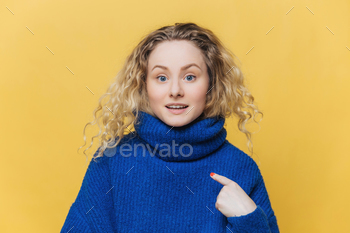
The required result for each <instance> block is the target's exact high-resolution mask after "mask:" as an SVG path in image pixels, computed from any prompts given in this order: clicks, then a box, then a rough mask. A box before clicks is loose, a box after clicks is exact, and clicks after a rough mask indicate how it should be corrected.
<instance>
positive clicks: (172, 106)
mask: <svg viewBox="0 0 350 233" xmlns="http://www.w3.org/2000/svg"><path fill="white" fill-rule="evenodd" d="M168 108H187V106H174V105H173V106H168Z"/></svg>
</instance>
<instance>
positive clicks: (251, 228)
mask: <svg viewBox="0 0 350 233" xmlns="http://www.w3.org/2000/svg"><path fill="white" fill-rule="evenodd" d="M254 164H255V163H254ZM254 167H255V174H256V177H257V181H256V182H255V186H254V188H253V189H252V192H251V193H250V195H249V196H250V198H251V199H252V200H253V201H254V202H255V204H256V206H257V208H256V209H255V210H254V211H253V212H251V213H249V214H247V215H243V216H238V217H228V218H227V221H228V224H227V227H226V233H232V232H249V233H279V229H278V225H277V219H276V216H275V214H274V211H273V209H272V207H271V203H270V200H269V196H268V193H267V190H266V187H265V183H264V179H263V177H262V175H261V172H260V170H259V168H258V166H257V165H256V164H255V165H254Z"/></svg>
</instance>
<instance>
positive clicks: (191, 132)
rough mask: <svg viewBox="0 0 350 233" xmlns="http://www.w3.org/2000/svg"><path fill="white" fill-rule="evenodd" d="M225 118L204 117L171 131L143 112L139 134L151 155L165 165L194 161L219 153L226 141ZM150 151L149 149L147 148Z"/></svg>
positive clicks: (161, 122) (168, 127)
mask: <svg viewBox="0 0 350 233" xmlns="http://www.w3.org/2000/svg"><path fill="white" fill-rule="evenodd" d="M224 123H225V118H223V117H219V116H218V117H210V118H205V119H202V115H201V116H199V117H198V118H196V119H195V120H194V121H192V122H191V123H189V124H187V125H184V126H181V127H171V126H168V125H167V124H165V123H164V122H163V121H161V120H160V119H159V118H156V117H154V116H152V115H150V114H148V113H146V112H143V111H139V116H138V119H137V123H136V124H135V130H136V133H137V135H138V136H139V138H140V139H142V140H143V141H144V142H145V143H147V144H149V146H150V147H151V149H152V150H151V152H153V151H154V152H155V153H154V155H155V156H157V157H158V158H160V159H162V160H164V161H178V162H180V161H191V160H196V159H200V158H203V157H205V156H207V155H209V154H210V153H212V152H213V151H215V150H216V149H218V148H219V147H220V146H221V145H222V144H223V143H224V141H225V140H226V135H227V132H226V129H225V128H224V127H223V126H224ZM145 147H146V145H145Z"/></svg>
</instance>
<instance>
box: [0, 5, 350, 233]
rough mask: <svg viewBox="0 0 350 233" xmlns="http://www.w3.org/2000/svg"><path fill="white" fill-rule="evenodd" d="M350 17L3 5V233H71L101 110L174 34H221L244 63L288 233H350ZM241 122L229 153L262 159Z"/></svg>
mask: <svg viewBox="0 0 350 233" xmlns="http://www.w3.org/2000/svg"><path fill="white" fill-rule="evenodd" d="M349 13H350V2H349V1H348V0H342V1H340V0H335V1H329V2H328V3H325V1H316V0H314V1H283V2H281V1H268V2H266V1H251V0H250V1H232V0H229V1H224V0H222V1H207V0H200V1H199V0H198V1H188V0H186V1H169V2H164V1H71V0H70V1H34V0H32V1H6V0H1V2H0V64H1V65H0V66H1V68H0V106H1V118H0V122H1V123H0V124H1V125H0V128H1V134H0V137H1V138H0V143H1V163H0V164H1V165H0V188H1V192H0V232H59V231H60V229H61V227H62V225H63V223H64V220H65V218H66V215H67V213H68V210H69V208H70V206H71V204H72V202H73V201H74V200H75V198H76V195H77V193H78V191H79V189H80V185H81V181H82V179H83V176H84V174H85V172H86V169H87V163H86V161H85V156H84V155H82V154H78V153H77V148H78V147H79V146H81V145H83V143H84V141H83V135H82V130H83V127H84V125H85V124H86V123H87V122H88V121H91V120H92V111H93V109H94V108H95V107H96V105H97V101H98V98H99V97H100V96H101V95H102V94H103V93H104V92H105V90H106V88H107V85H108V84H109V82H110V80H111V79H112V78H113V77H114V76H115V75H116V73H117V72H118V70H119V69H120V67H121V65H122V63H123V62H124V59H125V57H126V56H127V55H128V54H129V53H130V52H131V50H132V48H133V47H134V46H135V45H136V44H137V43H138V42H139V41H140V39H141V37H142V36H144V35H146V34H147V33H149V32H150V31H152V30H154V29H157V28H158V27H161V26H164V25H168V24H173V23H175V22H195V23H198V24H199V25H201V26H204V27H207V28H209V29H211V30H212V31H213V32H214V33H215V34H216V35H217V36H218V37H219V38H220V39H221V40H222V41H223V42H224V44H225V45H226V46H227V47H228V48H229V49H231V50H232V51H233V52H234V53H235V54H236V55H237V57H238V58H239V59H240V60H241V64H242V66H241V67H242V69H243V72H244V73H245V74H246V77H247V79H248V85H249V88H250V91H251V92H252V94H253V96H254V97H255V100H256V103H257V105H258V107H259V108H260V109H261V110H262V111H263V112H264V114H265V115H264V119H263V120H262V122H260V124H261V130H260V131H259V132H258V133H256V134H254V136H253V143H254V152H255V154H254V156H253V159H254V160H255V161H256V162H258V160H259V159H260V169H261V172H262V175H263V177H264V180H265V183H266V186H267V189H268V193H269V196H270V200H271V203H272V208H273V209H274V211H275V214H276V216H277V221H278V224H279V228H280V231H281V232H284V233H289V232H298V233H303V232H305V233H306V232H307V233H310V232H317V233H323V232H327V233H328V232H350V224H349V219H350V214H349V209H350V202H349V199H348V198H349V196H350V188H349V181H350V179H349V178H350V156H349V150H348V145H349V130H350V124H349V119H350V110H349V104H350V102H349V87H350V80H349V77H350V75H349V74H350V71H349V70H350V30H349V28H350V14H349ZM87 87H88V88H89V89H90V90H91V91H90V90H89V89H88V88H87ZM92 92H93V93H92ZM236 122H237V121H235V120H233V119H230V120H228V123H227V127H226V128H227V129H228V140H229V141H230V142H231V143H233V144H234V145H236V146H237V147H239V148H240V149H242V150H244V151H245V152H246V153H249V151H248V149H247V146H246V138H245V135H244V134H243V133H241V132H240V131H239V130H238V129H237V125H236ZM88 129H89V130H88V131H87V132H88V143H90V140H91V136H92V135H93V133H95V132H97V128H96V130H92V129H91V128H88ZM250 129H254V130H256V131H257V130H258V129H259V127H258V126H257V125H256V124H255V125H251V128H250ZM95 142H96V143H97V141H95ZM96 146H97V144H95V145H94V147H93V149H91V150H89V151H88V152H89V153H90V155H91V153H93V152H94V150H95V149H96V148H97V147H96ZM89 159H91V157H89Z"/></svg>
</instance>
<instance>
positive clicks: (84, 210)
mask: <svg viewBox="0 0 350 233" xmlns="http://www.w3.org/2000/svg"><path fill="white" fill-rule="evenodd" d="M97 152H98V150H97V151H96V152H95V155H96V154H97ZM109 159H110V158H109V157H106V156H103V157H100V158H97V160H96V162H95V161H94V160H93V159H92V160H91V161H90V164H89V166H88V168H87V171H86V173H85V176H84V179H83V182H82V185H81V188H80V190H79V193H78V195H77V197H76V199H75V202H74V203H73V204H72V206H71V207H70V209H69V212H68V215H67V217H66V220H65V222H64V224H63V227H62V229H61V231H60V232H61V233H68V232H69V233H74V232H80V233H92V232H111V233H112V232H116V231H114V227H113V224H114V222H113V220H112V219H111V216H113V215H114V214H113V211H114V209H113V195H112V193H113V188H114V187H112V186H111V178H110V172H109Z"/></svg>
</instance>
